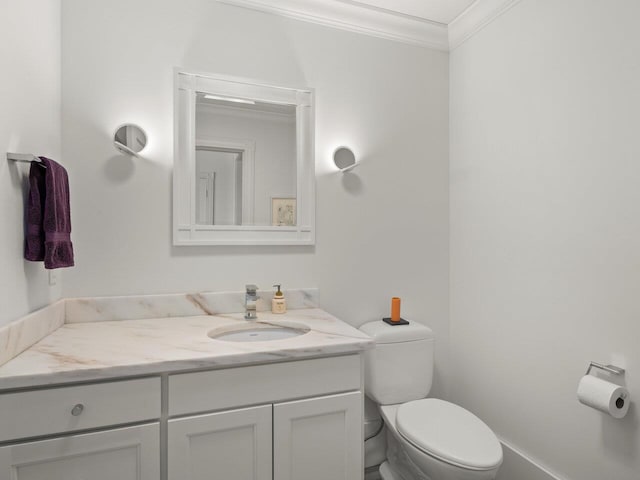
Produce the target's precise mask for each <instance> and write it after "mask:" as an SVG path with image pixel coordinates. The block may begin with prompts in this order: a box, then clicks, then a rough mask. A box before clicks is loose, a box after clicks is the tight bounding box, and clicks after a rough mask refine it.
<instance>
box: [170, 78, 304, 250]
mask: <svg viewBox="0 0 640 480" xmlns="http://www.w3.org/2000/svg"><path fill="white" fill-rule="evenodd" d="M313 97H314V96H313V91H312V90H310V89H308V88H291V87H282V86H273V85H266V84H264V83H260V82H254V81H251V80H246V79H239V78H234V77H227V76H220V75H209V74H202V73H194V72H188V71H184V70H182V69H176V74H175V130H174V132H175V152H174V171H173V243H174V245H313V244H314V243H315V168H314V164H315V160H314V153H313V152H314V144H313V142H314V135H313V133H314V132H313V128H314V125H313V122H314V105H313Z"/></svg>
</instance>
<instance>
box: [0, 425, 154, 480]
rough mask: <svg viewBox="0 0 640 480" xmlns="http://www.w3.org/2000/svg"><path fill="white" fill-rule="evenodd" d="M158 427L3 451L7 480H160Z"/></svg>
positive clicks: (1, 472)
mask: <svg viewBox="0 0 640 480" xmlns="http://www.w3.org/2000/svg"><path fill="white" fill-rule="evenodd" d="M159 432H160V428H159V426H158V424H157V423H156V424H152V425H142V426H138V427H129V428H120V429H116V430H107V431H104V432H97V433H88V434H84V435H71V436H68V437H60V438H54V439H52V440H42V441H39V442H30V443H22V444H17V445H9V446H6V447H1V448H0V478H2V479H3V480H5V479H6V480H71V479H73V480H76V479H82V480H114V479H118V480H158V478H160V433H159Z"/></svg>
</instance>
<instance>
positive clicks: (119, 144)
mask: <svg viewBox="0 0 640 480" xmlns="http://www.w3.org/2000/svg"><path fill="white" fill-rule="evenodd" d="M113 145H114V146H115V147H116V150H118V151H119V152H121V153H126V154H129V155H133V156H136V157H138V156H139V155H138V152H141V151H142V150H143V149H144V147H146V146H147V134H146V133H145V132H144V130H143V129H142V128H140V127H139V126H137V125H134V124H132V123H125V124H124V125H121V126H120V127H118V128H117V129H116V132H115V133H114V134H113Z"/></svg>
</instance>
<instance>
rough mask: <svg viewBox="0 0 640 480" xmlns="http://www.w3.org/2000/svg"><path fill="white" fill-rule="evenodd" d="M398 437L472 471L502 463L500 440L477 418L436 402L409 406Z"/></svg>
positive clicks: (399, 417)
mask: <svg viewBox="0 0 640 480" xmlns="http://www.w3.org/2000/svg"><path fill="white" fill-rule="evenodd" d="M395 420H396V428H397V431H398V433H399V434H400V435H401V436H402V437H403V438H404V439H405V440H406V441H408V442H409V443H411V444H412V445H413V446H414V447H416V448H417V449H419V450H420V451H422V452H424V453H425V454H426V455H430V456H432V457H435V458H437V459H439V460H441V461H443V462H446V463H449V464H451V465H455V466H457V467H461V468H465V469H468V470H492V469H495V468H496V467H497V466H499V465H500V464H501V463H502V447H501V446H500V442H499V441H498V438H497V437H496V436H495V434H494V433H493V431H491V429H490V428H489V427H488V426H487V425H485V423H484V422H483V421H482V420H480V419H479V418H478V417H476V416H475V415H474V414H472V413H471V412H469V411H468V410H465V409H464V408H462V407H460V406H458V405H455V404H453V403H449V402H445V401H443V400H438V399H435V398H425V399H422V400H414V401H411V402H407V403H405V404H402V405H400V406H399V407H398V410H397V413H396V419H395Z"/></svg>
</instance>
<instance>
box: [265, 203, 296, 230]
mask: <svg viewBox="0 0 640 480" xmlns="http://www.w3.org/2000/svg"><path fill="white" fill-rule="evenodd" d="M271 225H273V226H278V227H295V225H296V199H295V197H271Z"/></svg>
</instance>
